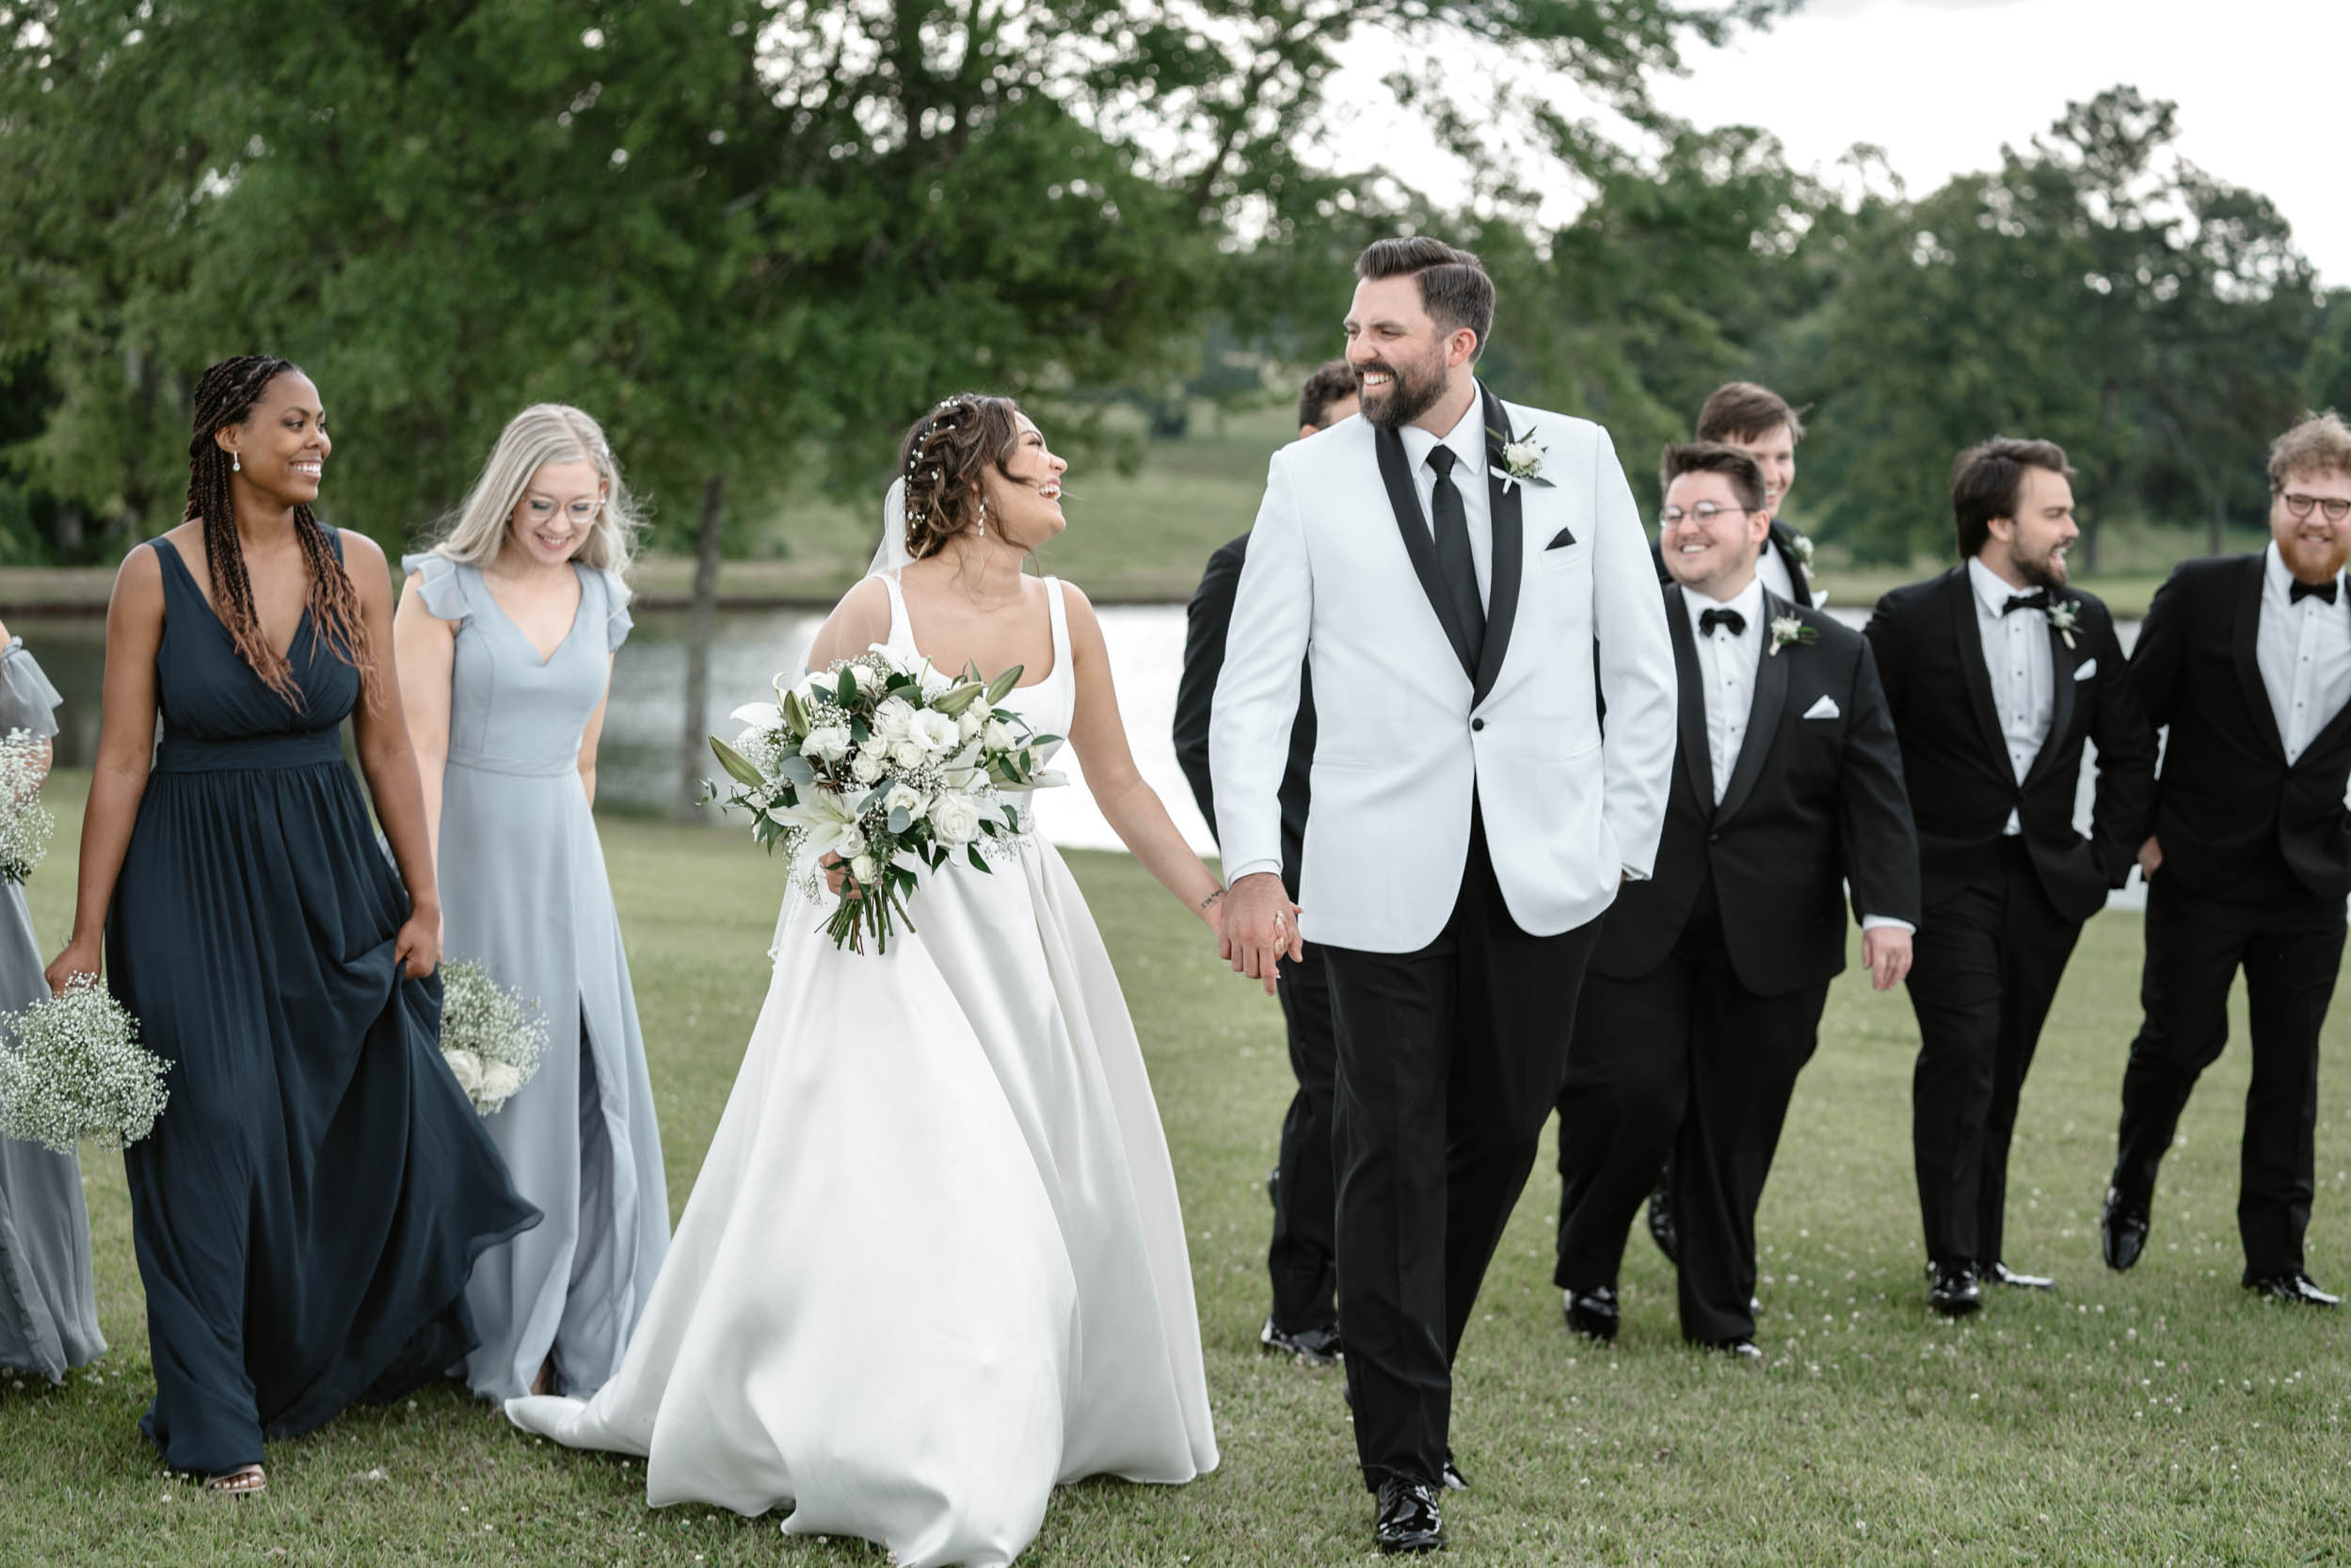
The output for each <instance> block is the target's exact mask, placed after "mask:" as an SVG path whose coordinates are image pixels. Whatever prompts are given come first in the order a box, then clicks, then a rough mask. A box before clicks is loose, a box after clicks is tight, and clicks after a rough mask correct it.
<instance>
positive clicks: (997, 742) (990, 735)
mask: <svg viewBox="0 0 2351 1568" xmlns="http://www.w3.org/2000/svg"><path fill="white" fill-rule="evenodd" d="M980 744H982V745H984V746H986V747H987V748H988V749H989V750H990V751H1010V750H1012V748H1013V732H1012V729H1011V728H1010V727H1009V726H1007V725H1006V724H1005V723H1004V721H1003V720H1002V719H990V720H988V721H987V723H986V724H984V725H983V726H981V727H980Z"/></svg>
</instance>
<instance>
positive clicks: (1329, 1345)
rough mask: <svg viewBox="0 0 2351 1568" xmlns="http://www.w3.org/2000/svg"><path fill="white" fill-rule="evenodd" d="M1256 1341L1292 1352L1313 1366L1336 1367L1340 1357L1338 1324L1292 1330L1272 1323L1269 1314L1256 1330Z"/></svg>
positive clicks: (1269, 1349)
mask: <svg viewBox="0 0 2351 1568" xmlns="http://www.w3.org/2000/svg"><path fill="white" fill-rule="evenodd" d="M1257 1343H1258V1344H1260V1345H1262V1346H1264V1347H1265V1348H1266V1350H1267V1352H1269V1353H1271V1354H1273V1355H1291V1356H1296V1357H1297V1358H1298V1359H1299V1360H1301V1361H1303V1362H1305V1363H1306V1364H1307V1365H1309V1366H1313V1367H1335V1366H1337V1365H1338V1360H1339V1344H1338V1330H1337V1329H1336V1328H1302V1329H1300V1330H1299V1331H1298V1332H1297V1333H1295V1334H1292V1333H1289V1332H1287V1330H1284V1329H1279V1328H1276V1327H1274V1326H1273V1320H1272V1319H1271V1318H1268V1319H1267V1320H1265V1327H1264V1328H1262V1329H1260V1330H1258V1331H1257Z"/></svg>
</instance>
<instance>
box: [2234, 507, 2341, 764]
mask: <svg viewBox="0 0 2351 1568" xmlns="http://www.w3.org/2000/svg"><path fill="white" fill-rule="evenodd" d="M2293 587H2294V574H2293V573H2292V572H2290V571H2288V570H2286V560H2285V557H2284V556H2282V555H2280V554H2279V552H2278V546H2277V544H2276V543H2275V542H2274V541H2273V542H2272V543H2271V545H2270V546H2269V549H2268V550H2267V551H2266V552H2263V559H2262V620H2261V627H2260V630H2259V632H2257V633H2256V635H2255V637H2254V641H2253V660H2254V663H2255V664H2258V665H2260V666H2261V672H2262V687H2263V690H2264V691H2266V692H2267V693H2268V694H2269V710H2270V712H2273V713H2275V714H2276V715H2277V716H2278V735H2279V739H2281V740H2283V741H2284V742H2285V743H2286V760H2287V761H2288V762H2293V761H2294V760H2295V759H2297V758H2299V757H2300V756H2301V755H2302V753H2303V751H2304V750H2305V749H2306V748H2307V747H2308V746H2309V745H2310V744H2311V737H2312V736H2314V735H2316V734H2317V733H2318V732H2319V731H2320V730H2322V729H2324V728H2327V724H2328V722H2329V721H2330V720H2332V719H2333V718H2334V716H2335V715H2336V714H2337V713H2338V712H2342V710H2343V703H2344V701H2345V700H2346V699H2351V595H2345V594H2344V592H2343V574H2342V573H2341V572H2337V573H2336V574H2335V601H2334V602H2333V603H2332V604H2329V603H2327V601H2326V600H2323V599H2316V598H2311V597H2307V596H2306V597H2304V598H2303V599H2302V600H2300V601H2298V602H2296V601H2295V599H2294V597H2293Z"/></svg>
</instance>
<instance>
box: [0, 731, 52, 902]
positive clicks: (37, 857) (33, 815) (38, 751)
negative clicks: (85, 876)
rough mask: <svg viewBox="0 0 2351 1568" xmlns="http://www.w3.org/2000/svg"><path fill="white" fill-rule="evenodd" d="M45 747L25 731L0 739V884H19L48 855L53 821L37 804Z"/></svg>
mask: <svg viewBox="0 0 2351 1568" xmlns="http://www.w3.org/2000/svg"><path fill="white" fill-rule="evenodd" d="M48 772H49V743H48V742H47V741H45V740H43V739H41V738H40V736H38V735H36V734H34V733H33V732H32V731H31V730H29V729H11V730H9V731H8V734H7V735H6V736H0V882H22V881H24V879H25V878H26V877H28V876H30V875H32V874H33V868H34V867H36V866H38V865H40V862H41V857H42V856H46V855H47V854H48V853H49V835H50V834H51V833H52V832H53V831H55V830H56V825H57V824H56V818H54V817H52V816H51V815H50V814H49V808H47V807H45V806H43V805H41V803H40V781H41V779H42V778H43V777H44V776H47V774H48Z"/></svg>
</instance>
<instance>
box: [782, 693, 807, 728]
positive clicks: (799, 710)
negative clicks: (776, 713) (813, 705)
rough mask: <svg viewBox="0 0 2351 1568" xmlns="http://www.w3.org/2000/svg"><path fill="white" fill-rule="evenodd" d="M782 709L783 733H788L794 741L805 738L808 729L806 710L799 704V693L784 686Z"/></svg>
mask: <svg viewBox="0 0 2351 1568" xmlns="http://www.w3.org/2000/svg"><path fill="white" fill-rule="evenodd" d="M783 709H784V733H786V734H788V735H790V736H791V737H792V739H793V740H795V741H805V740H807V739H808V729H809V725H808V710H807V709H806V708H803V707H802V706H801V705H800V694H799V693H798V692H795V691H793V690H792V689H791V688H790V687H786V688H785V690H784V701H783Z"/></svg>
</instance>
